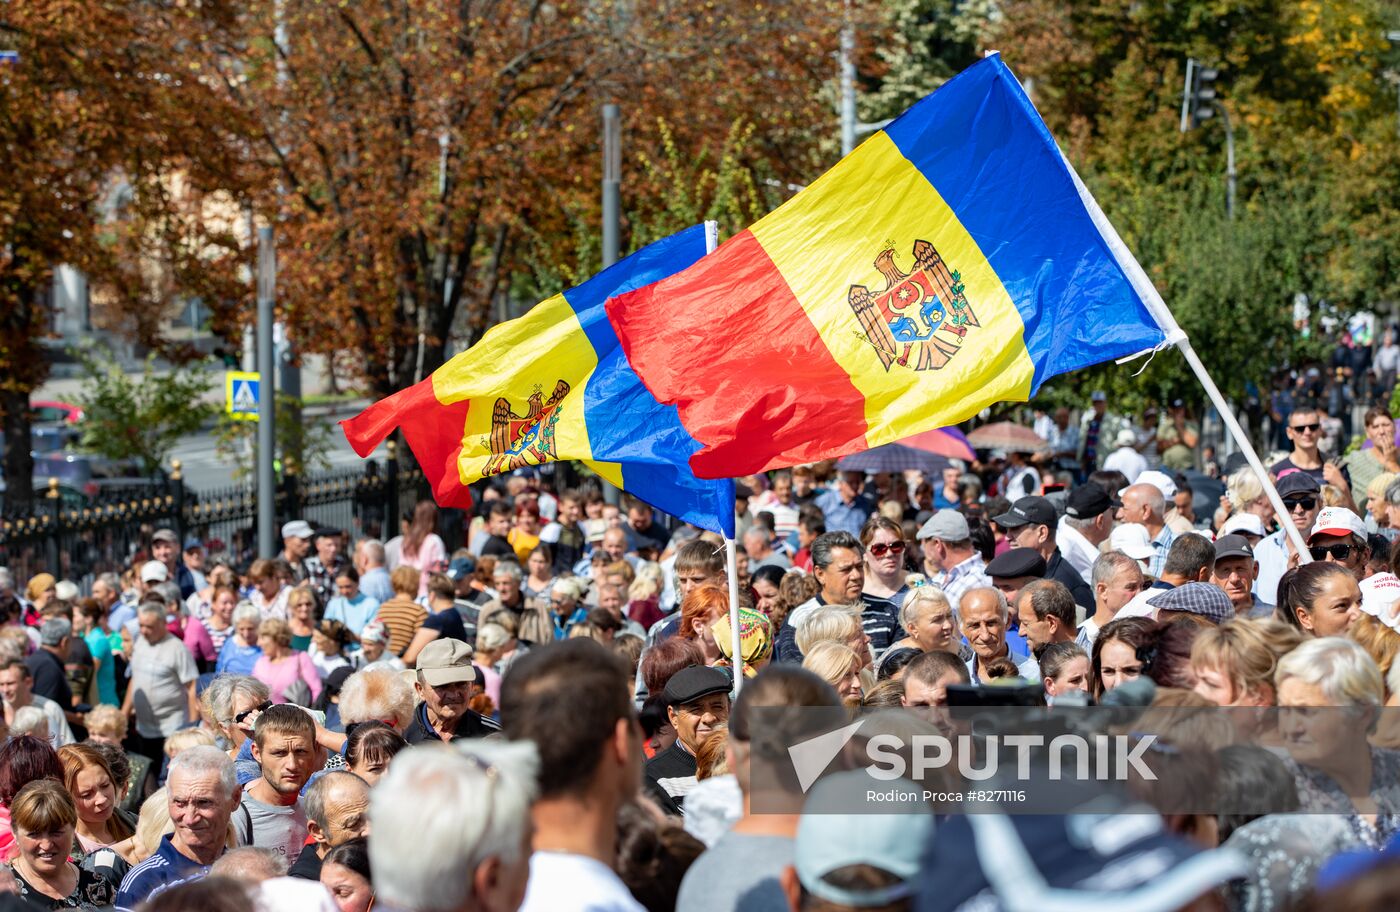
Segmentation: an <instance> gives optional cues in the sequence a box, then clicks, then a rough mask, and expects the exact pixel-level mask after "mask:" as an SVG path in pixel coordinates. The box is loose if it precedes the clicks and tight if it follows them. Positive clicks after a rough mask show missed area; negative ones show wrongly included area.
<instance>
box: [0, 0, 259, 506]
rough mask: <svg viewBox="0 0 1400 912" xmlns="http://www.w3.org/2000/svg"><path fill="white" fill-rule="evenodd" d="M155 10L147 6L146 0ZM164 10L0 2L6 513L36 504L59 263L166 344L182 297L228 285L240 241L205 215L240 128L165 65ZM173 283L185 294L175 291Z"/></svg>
mask: <svg viewBox="0 0 1400 912" xmlns="http://www.w3.org/2000/svg"><path fill="white" fill-rule="evenodd" d="M148 7H149V9H148ZM154 9H158V7H157V6H156V5H155V4H123V3H94V2H86V0H33V2H27V3H10V4H5V5H4V7H3V10H0V44H3V46H4V47H5V48H6V49H8V50H12V51H15V52H17V55H18V56H17V60H15V61H14V62H11V63H8V64H5V65H3V66H0V112H2V113H3V118H4V130H5V136H4V140H3V141H0V174H3V178H0V429H3V432H4V435H5V449H4V474H5V480H6V493H5V505H6V510H7V512H9V511H18V510H20V509H23V508H24V507H25V506H26V505H27V504H28V503H29V502H30V500H31V497H32V490H31V476H32V470H33V461H32V459H31V457H30V448H31V447H30V432H29V414H28V406H29V396H30V394H31V393H32V392H33V390H34V389H35V388H37V387H38V385H39V384H40V383H42V382H43V380H44V378H45V377H46V375H47V373H48V363H47V360H46V357H45V351H44V340H45V338H46V337H47V336H49V335H51V331H50V327H49V310H48V308H47V306H46V303H45V301H44V295H45V291H46V289H47V287H48V285H49V282H50V279H51V275H52V270H53V268H54V267H55V266H57V265H59V264H62V263H68V264H71V265H73V266H75V267H77V268H79V269H81V270H83V271H84V272H85V273H87V274H88V276H89V278H90V281H91V283H92V285H93V286H94V289H95V290H94V294H95V296H99V295H100V296H105V297H106V298H107V299H108V300H109V301H110V302H111V304H112V308H113V311H114V312H116V313H118V314H121V315H122V319H121V320H120V321H119V322H120V325H119V326H114V327H113V328H117V329H121V330H124V331H127V332H130V333H131V334H133V335H136V336H141V337H143V338H144V339H145V341H148V342H150V343H152V344H159V343H160V341H161V340H160V339H159V338H158V335H157V328H158V326H159V324H160V323H161V322H162V315H163V314H164V313H165V312H166V311H167V310H168V308H169V307H170V306H171V305H172V304H173V302H175V301H176V299H177V297H178V296H179V295H184V296H195V295H201V294H204V295H209V296H211V297H215V296H221V295H229V294H232V293H234V292H232V291H231V290H230V286H229V285H228V284H227V282H228V280H230V279H231V278H232V277H233V272H232V271H231V269H230V268H229V266H230V264H229V262H228V261H227V259H226V258H224V257H221V255H220V251H221V250H222V251H223V252H224V253H226V254H230V255H232V254H233V252H234V251H235V250H236V245H235V244H233V243H232V241H231V238H229V237H228V236H219V235H217V234H216V233H215V232H212V231H211V230H210V228H209V227H208V226H207V225H206V224H205V223H204V221H203V220H202V219H201V218H199V217H198V214H199V208H200V202H201V199H202V197H203V195H204V194H205V193H206V192H207V191H208V190H210V189H211V188H212V187H213V184H212V183H211V182H210V181H209V180H208V178H209V177H210V175H212V174H218V175H219V179H218V182H217V183H218V186H221V187H227V186H229V184H230V183H231V182H232V181H234V180H236V179H237V176H238V169H237V168H235V167H232V166H231V165H230V163H229V162H228V161H226V160H225V159H224V151H225V148H226V147H225V146H224V144H222V143H220V142H210V141H209V135H210V133H211V132H214V131H216V130H219V129H229V128H230V127H232V126H234V125H231V124H230V123H229V122H228V121H226V120H224V119H223V118H222V112H221V109H220V107H219V105H218V104H217V99H214V98H212V97H210V95H209V93H208V92H207V91H206V90H205V88H204V86H203V85H202V84H200V83H199V82H198V81H194V80H189V79H182V78H181V77H180V75H179V74H178V73H172V72H171V71H170V68H169V64H170V60H171V56H172V48H171V45H170V35H169V33H168V32H166V31H164V30H163V29H162V28H161V27H160V23H159V21H158V18H156V17H152V16H150V15H149V13H150V11H151V10H154ZM177 290H178V291H177Z"/></svg>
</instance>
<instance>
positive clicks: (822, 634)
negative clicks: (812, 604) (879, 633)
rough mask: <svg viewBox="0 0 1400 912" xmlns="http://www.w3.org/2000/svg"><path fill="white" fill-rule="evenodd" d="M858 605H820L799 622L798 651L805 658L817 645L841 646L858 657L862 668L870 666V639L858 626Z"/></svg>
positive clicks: (859, 625) (859, 614)
mask: <svg viewBox="0 0 1400 912" xmlns="http://www.w3.org/2000/svg"><path fill="white" fill-rule="evenodd" d="M860 617H861V610H860V607H859V606H858V605H823V606H821V607H820V608H817V609H815V610H814V611H812V613H811V614H809V615H807V616H806V617H805V618H803V619H802V623H801V624H800V625H798V628H797V636H796V640H797V648H798V650H799V651H800V652H801V653H802V654H803V655H806V654H807V652H808V650H810V649H812V648H813V647H815V646H816V645H817V644H818V643H821V642H826V641H830V642H833V643H844V644H846V645H847V646H848V647H850V649H851V651H852V652H854V653H856V655H858V656H860V657H861V667H862V668H865V667H867V666H869V665H870V664H871V661H872V660H871V657H870V638H869V637H867V636H866V635H865V629H864V628H863V627H862V626H861V623H860Z"/></svg>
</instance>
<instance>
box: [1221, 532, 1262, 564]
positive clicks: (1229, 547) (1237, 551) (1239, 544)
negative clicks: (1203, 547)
mask: <svg viewBox="0 0 1400 912" xmlns="http://www.w3.org/2000/svg"><path fill="white" fill-rule="evenodd" d="M1227 557H1249V558H1252V557H1254V549H1253V548H1251V547H1250V546H1249V539H1247V538H1245V537H1244V536H1243V535H1222V536H1220V537H1219V538H1217V539H1216V540H1215V559H1216V560H1224V559H1225V558H1227Z"/></svg>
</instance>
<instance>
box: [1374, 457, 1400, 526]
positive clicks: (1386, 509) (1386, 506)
mask: <svg viewBox="0 0 1400 912" xmlns="http://www.w3.org/2000/svg"><path fill="white" fill-rule="evenodd" d="M1397 478H1400V474H1396V473H1395V472H1382V473H1381V474H1379V475H1377V476H1376V477H1375V478H1373V479H1372V480H1371V483H1370V484H1369V485H1367V486H1366V514H1367V518H1368V519H1370V520H1371V521H1372V522H1374V523H1375V526H1376V531H1377V532H1379V533H1380V534H1381V535H1383V536H1385V537H1386V538H1387V539H1389V540H1391V541H1394V540H1395V535H1396V533H1397V531H1400V530H1396V529H1393V528H1391V525H1390V503H1389V501H1387V500H1386V499H1385V489H1386V488H1388V487H1390V485H1391V483H1392V482H1394V481H1395V479H1397ZM1368 525H1369V523H1368Z"/></svg>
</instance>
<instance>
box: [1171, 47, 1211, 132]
mask: <svg viewBox="0 0 1400 912" xmlns="http://www.w3.org/2000/svg"><path fill="white" fill-rule="evenodd" d="M1219 78H1220V70H1219V69H1217V68H1216V67H1208V66H1204V65H1202V64H1201V63H1200V61H1198V60H1196V59H1195V58H1192V57H1188V58H1187V59H1186V85H1185V87H1184V88H1183V89H1182V97H1181V132H1182V133H1185V132H1186V131H1187V130H1190V129H1192V128H1194V127H1198V126H1200V125H1201V122H1202V121H1205V120H1209V119H1210V118H1212V117H1214V116H1215V111H1216V100H1215V81H1216V80H1217V79H1219Z"/></svg>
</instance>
